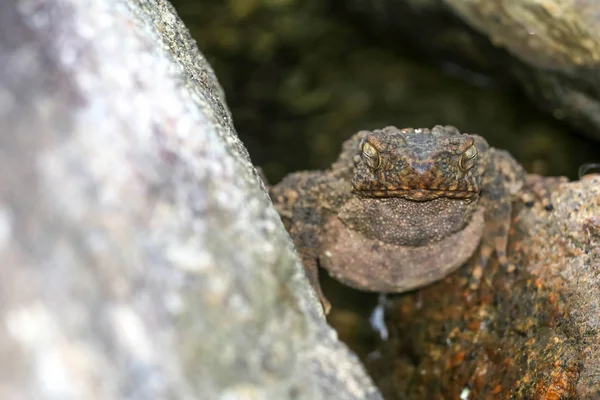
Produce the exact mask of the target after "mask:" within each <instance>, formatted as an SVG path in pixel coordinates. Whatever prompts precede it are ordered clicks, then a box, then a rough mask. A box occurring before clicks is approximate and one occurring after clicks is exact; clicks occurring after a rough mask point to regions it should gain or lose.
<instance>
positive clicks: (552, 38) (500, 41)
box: [340, 0, 600, 140]
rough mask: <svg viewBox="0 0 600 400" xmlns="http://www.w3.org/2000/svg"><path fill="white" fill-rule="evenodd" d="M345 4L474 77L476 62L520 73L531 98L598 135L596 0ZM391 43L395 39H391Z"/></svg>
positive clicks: (500, 72)
mask: <svg viewBox="0 0 600 400" xmlns="http://www.w3.org/2000/svg"><path fill="white" fill-rule="evenodd" d="M340 4H343V6H341V7H348V8H349V9H350V10H351V12H353V13H355V15H357V16H358V17H357V18H358V19H359V20H361V21H362V22H364V23H365V24H366V25H369V26H371V28H372V30H374V31H375V32H379V33H380V34H382V35H386V36H393V37H394V38H397V39H398V40H399V41H400V42H401V43H409V44H410V45H413V46H415V45H416V46H419V47H420V48H421V49H423V51H424V52H425V53H426V54H428V55H429V56H430V57H431V58H432V59H434V60H436V61H437V62H438V63H442V64H444V63H446V62H448V61H450V62H456V65H453V64H446V65H447V67H450V68H451V69H453V70H455V71H456V72H457V73H466V76H467V77H468V76H472V77H476V74H475V75H474V74H472V73H471V74H469V73H468V69H469V68H473V70H480V71H487V73H490V74H491V75H495V76H511V77H513V78H515V79H516V80H517V81H518V82H519V83H520V85H521V86H522V87H523V88H524V90H525V91H526V92H527V93H528V95H529V98H530V99H531V101H532V103H533V104H535V105H536V106H538V107H541V108H543V109H545V110H546V111H548V112H550V113H551V114H552V115H553V116H554V117H555V118H557V119H561V120H565V121H567V122H569V123H571V124H572V125H573V126H575V127H576V128H578V129H581V130H582V131H583V132H586V133H587V134H588V135H590V136H591V137H593V138H595V139H596V140H599V139H600V118H599V117H598V115H600V112H599V111H600V81H599V80H598V78H597V75H598V69H599V67H600V33H599V32H600V17H599V16H600V4H598V2H596V1H592V0H583V1H581V0H568V1H556V0H542V1H538V0H524V1H521V0H500V1H493V2H492V1H486V0H466V1H464V0H456V1H455V0H382V1H378V2H371V1H363V0H343V1H341V2H340ZM465 24H466V25H465ZM467 25H468V26H467ZM387 43H388V45H391V46H393V41H391V40H387ZM458 65H463V66H465V67H467V70H462V71H461V69H460V67H458ZM457 67H458V68H457Z"/></svg>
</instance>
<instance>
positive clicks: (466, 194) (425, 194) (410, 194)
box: [353, 189, 479, 201]
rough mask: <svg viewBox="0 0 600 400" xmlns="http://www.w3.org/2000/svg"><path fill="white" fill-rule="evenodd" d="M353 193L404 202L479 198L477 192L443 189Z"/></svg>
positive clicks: (354, 191)
mask: <svg viewBox="0 0 600 400" xmlns="http://www.w3.org/2000/svg"><path fill="white" fill-rule="evenodd" d="M353 193H355V194H357V195H359V196H362V197H377V198H387V197H402V198H404V199H406V200H413V201H427V200H433V199H437V198H440V197H446V198H450V199H467V200H475V199H477V197H479V191H471V190H445V189H385V190H357V189H354V190H353Z"/></svg>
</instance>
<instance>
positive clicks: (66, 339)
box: [0, 0, 380, 400]
mask: <svg viewBox="0 0 600 400" xmlns="http://www.w3.org/2000/svg"><path fill="white" fill-rule="evenodd" d="M0 65H1V67H0V124H1V126H2V134H1V135H0V286H1V287H0V320H1V321H2V324H1V325H0V359H1V360H3V362H2V363H0V398H2V399H7V400H12V399H36V400H37V399H116V398H128V399H184V398H185V399H193V398H199V399H200V398H201V399H212V398H218V399H286V398H294V399H318V398H323V399H328V398H334V397H335V398H338V399H366V398H369V399H378V398H380V395H379V394H378V393H377V392H376V390H375V389H374V388H373V386H372V384H371V381H370V380H369V379H368V378H367V377H366V375H365V374H364V372H363V370H362V368H361V367H360V366H359V365H358V363H357V361H356V358H355V357H354V356H353V355H352V354H350V353H349V352H348V351H347V350H346V348H345V346H343V345H342V344H341V343H340V342H339V341H337V339H336V337H335V334H334V332H333V331H332V330H331V329H330V328H328V327H327V326H326V325H325V323H324V320H323V317H322V315H321V313H320V311H319V310H320V309H319V307H320V306H319V305H318V303H317V302H316V299H315V298H314V296H313V295H312V294H311V293H312V292H311V291H310V290H309V288H308V285H307V282H306V279H305V278H304V275H303V273H302V272H301V269H300V266H299V263H298V260H297V257H296V255H295V253H294V252H293V249H292V246H291V242H290V240H289V238H288V236H287V234H286V233H285V230H284V228H283V225H282V223H281V221H280V219H279V218H278V216H277V214H276V212H275V210H274V209H273V208H272V206H271V204H270V202H269V199H268V197H267V195H266V193H265V191H264V188H263V187H262V184H261V182H260V179H259V178H258V176H257V174H256V173H255V171H254V169H253V168H252V166H251V163H250V160H249V157H248V154H247V152H246V150H245V148H244V146H243V144H242V143H241V142H240V140H239V139H238V138H237V136H236V134H235V131H234V128H233V124H232V119H231V115H230V114H229V112H228V110H227V108H226V106H225V104H224V99H223V93H222V91H221V90H220V88H219V85H218V83H217V81H216V79H215V76H214V74H213V72H212V69H211V68H210V67H209V65H208V64H207V62H206V60H205V59H204V57H203V56H202V55H201V54H200V53H199V52H198V50H197V48H196V47H195V44H194V42H193V41H192V40H191V38H190V37H189V35H188V32H187V30H186V29H185V28H184V27H183V25H182V24H181V22H180V21H179V19H178V18H177V16H176V15H175V14H174V12H173V9H172V8H171V6H170V5H169V4H168V3H167V2H165V1H161V0H132V1H129V2H128V1H125V0H87V1H82V0H50V1H44V2H39V1H34V0H20V1H13V2H2V3H0Z"/></svg>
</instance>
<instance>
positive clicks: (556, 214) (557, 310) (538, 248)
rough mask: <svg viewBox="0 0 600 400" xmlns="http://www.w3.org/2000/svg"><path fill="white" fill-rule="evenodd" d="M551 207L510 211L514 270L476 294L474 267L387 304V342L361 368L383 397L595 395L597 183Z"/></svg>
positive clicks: (599, 243)
mask: <svg viewBox="0 0 600 400" xmlns="http://www.w3.org/2000/svg"><path fill="white" fill-rule="evenodd" d="M553 205H554V210H552V211H550V212H548V211H546V210H544V209H543V208H542V207H541V206H534V207H533V208H531V209H530V208H526V207H524V206H522V207H520V208H518V209H517V210H516V211H515V213H514V227H513V229H512V231H511V240H510V243H509V257H510V259H511V260H512V261H513V262H514V263H515V264H516V265H517V269H516V271H515V272H513V273H509V272H507V271H506V270H505V269H501V268H500V267H498V264H497V263H495V264H493V265H492V266H490V267H488V268H487V269H486V270H485V271H484V274H483V278H482V280H481V282H480V283H479V285H477V286H473V285H472V282H473V271H472V266H473V264H474V263H473V260H472V261H471V262H470V263H469V264H468V265H467V266H466V267H463V268H462V269H461V270H459V272H458V273H456V274H455V275H453V276H451V277H449V278H447V279H445V280H444V281H442V282H440V283H438V284H435V285H432V286H429V287H427V288H424V289H422V290H419V291H417V292H415V293H413V294H410V295H406V296H399V297H395V298H392V299H391V301H390V302H389V303H388V305H387V307H386V312H387V322H388V327H389V329H390V340H389V341H388V342H385V343H384V344H383V345H381V346H380V347H379V348H378V349H377V353H372V354H371V357H370V358H368V359H367V361H366V364H367V367H368V369H369V370H370V372H371V373H372V375H373V376H375V377H376V380H377V383H378V385H379V386H380V388H381V389H382V392H383V394H384V397H385V398H387V399H423V398H427V399H445V398H459V397H460V396H461V395H462V396H466V397H462V398H469V399H482V398H519V399H521V398H527V399H559V398H560V399H596V398H599V397H600V379H598V376H599V374H600V367H599V366H600V330H599V328H600V319H599V315H600V275H599V271H600V234H599V232H600V225H599V224H600V220H599V216H600V175H591V176H587V177H585V178H584V179H582V180H581V181H578V182H569V183H563V184H560V186H559V187H557V188H556V190H555V191H554V193H553ZM373 354H378V357H373Z"/></svg>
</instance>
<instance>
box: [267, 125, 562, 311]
mask: <svg viewBox="0 0 600 400" xmlns="http://www.w3.org/2000/svg"><path fill="white" fill-rule="evenodd" d="M526 179H527V175H526V173H525V171H524V170H523V168H522V167H521V166H520V165H519V164H518V163H517V162H516V161H515V160H514V159H513V157H512V156H511V155H510V154H509V153H508V152H506V151H503V150H499V149H495V148H492V147H490V146H489V145H488V143H487V142H486V141H485V139H483V138H482V137H481V136H478V135H471V134H461V133H460V132H459V131H458V130H457V129H456V128H454V127H451V126H439V125H438V126H435V127H433V128H432V129H412V128H407V129H398V128H396V127H393V126H389V127H386V128H383V129H376V130H374V131H360V132H358V133H356V134H355V135H354V136H352V137H351V138H350V139H349V140H347V141H346V142H345V143H344V145H343V148H342V152H341V154H340V156H339V158H338V160H337V161H336V162H335V163H334V164H333V165H332V166H331V167H330V168H329V169H328V170H326V171H304V172H296V173H293V174H290V175H288V176H286V177H285V178H284V179H283V180H282V181H281V182H280V183H279V184H277V185H276V186H274V187H272V188H271V190H270V195H271V198H272V200H273V202H274V204H275V206H276V208H277V210H278V211H279V213H280V215H281V217H282V220H283V221H284V224H285V226H286V229H287V230H288V232H289V233H290V235H291V237H292V239H293V241H294V243H295V245H296V248H297V250H298V253H299V255H300V258H301V260H302V263H303V265H304V268H305V271H306V274H307V276H308V279H309V281H310V283H311V285H312V286H313V288H314V289H315V291H316V292H317V295H318V296H319V298H320V300H321V303H322V305H323V308H324V310H325V312H326V313H327V312H328V311H329V309H330V303H329V302H328V301H327V299H326V298H325V296H324V295H323V293H322V291H321V286H320V284H319V276H318V266H319V265H320V266H321V267H323V268H325V269H326V270H327V271H328V272H329V274H330V275H331V276H332V277H333V278H335V279H337V280H339V281H341V282H342V283H344V284H346V285H349V286H351V287H354V288H357V289H361V290H367V291H375V292H384V293H400V292H405V291H408V290H411V289H415V288H419V287H422V286H425V285H428V284H430V283H433V282H435V281H437V280H440V279H442V278H444V277H446V276H447V275H448V274H450V273H452V272H453V271H455V270H456V269H457V268H458V267H459V266H461V265H462V264H464V263H465V262H466V261H467V260H468V259H469V258H470V257H471V256H472V255H473V254H475V253H476V251H477V250H478V249H479V252H478V257H477V261H476V262H477V267H476V268H475V270H474V271H475V272H474V274H479V276H481V273H482V270H483V268H484V267H485V266H486V264H487V263H488V260H489V258H490V256H491V255H492V254H493V253H494V252H495V254H496V256H497V258H498V261H499V263H500V264H502V265H504V266H506V267H507V268H509V269H510V268H511V265H510V263H509V260H508V259H507V256H506V246H507V237H508V230H509V225H510V219H511V202H512V200H513V199H515V197H521V198H523V199H525V200H526V201H527V202H528V203H530V204H529V205H531V198H529V199H527V196H526V195H521V189H522V187H523V185H524V183H525V182H526ZM545 206H546V208H547V209H551V205H550V204H549V203H548V202H546V204H545Z"/></svg>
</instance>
